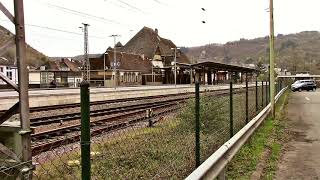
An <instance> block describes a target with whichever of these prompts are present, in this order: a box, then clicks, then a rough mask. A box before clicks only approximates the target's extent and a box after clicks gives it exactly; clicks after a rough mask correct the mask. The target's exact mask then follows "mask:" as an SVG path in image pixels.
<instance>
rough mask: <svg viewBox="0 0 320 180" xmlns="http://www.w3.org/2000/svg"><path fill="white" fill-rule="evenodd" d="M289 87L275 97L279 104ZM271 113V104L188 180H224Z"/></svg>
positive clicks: (187, 179)
mask: <svg viewBox="0 0 320 180" xmlns="http://www.w3.org/2000/svg"><path fill="white" fill-rule="evenodd" d="M286 89H287V87H285V88H283V89H282V90H281V91H280V92H279V93H278V94H277V95H276V97H275V101H276V102H277V101H278V99H279V98H280V97H281V95H282V94H283V93H284V92H285V90H286ZM270 111H271V104H270V103H269V104H268V106H266V107H265V108H264V109H263V110H262V111H261V112H260V113H259V114H258V115H257V116H256V117H254V118H253V119H252V120H251V121H250V122H249V123H248V124H247V125H246V126H244V127H243V128H242V129H241V130H240V131H239V132H238V133H237V134H235V135H234V136H233V137H232V138H231V139H229V140H228V141H227V142H226V143H224V144H223V145H222V146H221V147H220V148H219V149H218V150H217V151H216V152H215V153H213V154H212V155H211V156H210V157H209V158H208V159H207V160H206V161H205V162H203V163H202V164H201V165H200V166H199V167H198V168H197V169H196V170H194V171H193V172H192V173H191V174H190V175H189V176H188V177H187V178H186V180H195V179H214V178H216V177H218V176H219V177H221V178H222V179H224V173H225V170H224V169H225V167H226V165H227V164H228V162H230V161H231V159H232V158H233V157H234V155H235V154H236V153H237V152H238V151H239V150H240V148H241V147H242V145H243V144H244V143H245V142H246V141H247V140H248V139H249V137H250V136H251V135H252V133H253V132H254V131H255V130H256V129H257V128H258V127H259V126H260V124H261V123H262V122H263V120H264V119H265V118H266V117H267V116H268V114H269V113H270Z"/></svg>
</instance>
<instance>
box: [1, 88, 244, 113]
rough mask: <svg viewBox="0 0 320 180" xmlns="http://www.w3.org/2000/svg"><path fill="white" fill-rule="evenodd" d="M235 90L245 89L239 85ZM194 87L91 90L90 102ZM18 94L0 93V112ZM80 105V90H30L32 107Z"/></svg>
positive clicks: (186, 90)
mask: <svg viewBox="0 0 320 180" xmlns="http://www.w3.org/2000/svg"><path fill="white" fill-rule="evenodd" d="M234 87H235V88H241V87H244V84H237V85H235V86H234ZM228 88H229V85H228V84H220V85H203V86H201V87H200V91H202V92H203V91H215V90H225V89H228ZM194 91H195V88H194V85H177V86H174V85H167V86H163V85H162V86H138V87H117V88H95V87H92V88H90V101H91V102H95V101H105V100H115V99H128V98H136V97H146V96H159V95H166V94H181V93H192V92H194ZM18 97H19V96H18V93H17V92H15V91H2V92H0V110H6V109H9V108H10V107H11V106H12V105H14V104H15V103H16V102H17V101H18ZM73 103H80V89H78V88H77V89H45V90H44V89H41V90H40V89H39V90H38V89H37V90H35V89H32V90H29V105H30V107H40V106H52V105H61V104H73Z"/></svg>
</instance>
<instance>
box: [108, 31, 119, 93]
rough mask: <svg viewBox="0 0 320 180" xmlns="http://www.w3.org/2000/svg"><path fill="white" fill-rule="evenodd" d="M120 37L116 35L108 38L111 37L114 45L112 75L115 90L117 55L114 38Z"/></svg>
mask: <svg viewBox="0 0 320 180" xmlns="http://www.w3.org/2000/svg"><path fill="white" fill-rule="evenodd" d="M119 36H120V35H118V34H112V35H111V36H110V37H113V43H114V48H113V66H112V67H113V73H114V78H113V86H114V88H115V89H116V88H117V55H116V52H117V50H116V38H117V37H119Z"/></svg>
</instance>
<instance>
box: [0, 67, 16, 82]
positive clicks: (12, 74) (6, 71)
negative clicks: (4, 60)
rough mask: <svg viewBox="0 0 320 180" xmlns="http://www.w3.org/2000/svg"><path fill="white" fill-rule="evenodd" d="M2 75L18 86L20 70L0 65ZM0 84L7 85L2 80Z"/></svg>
mask: <svg viewBox="0 0 320 180" xmlns="http://www.w3.org/2000/svg"><path fill="white" fill-rule="evenodd" d="M0 73H2V74H3V75H5V76H6V77H8V78H9V79H10V80H11V81H13V82H14V83H16V84H18V69H17V67H15V66H5V65H0ZM0 84H6V83H5V82H3V81H2V80H0Z"/></svg>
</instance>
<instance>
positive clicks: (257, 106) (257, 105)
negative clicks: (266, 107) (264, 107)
mask: <svg viewBox="0 0 320 180" xmlns="http://www.w3.org/2000/svg"><path fill="white" fill-rule="evenodd" d="M258 111H259V102H258V81H256V114H258Z"/></svg>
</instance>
